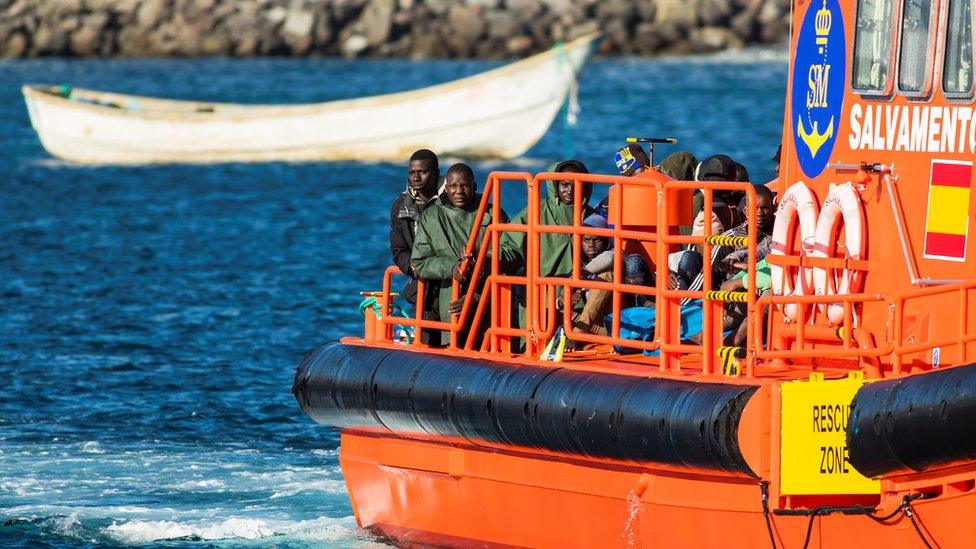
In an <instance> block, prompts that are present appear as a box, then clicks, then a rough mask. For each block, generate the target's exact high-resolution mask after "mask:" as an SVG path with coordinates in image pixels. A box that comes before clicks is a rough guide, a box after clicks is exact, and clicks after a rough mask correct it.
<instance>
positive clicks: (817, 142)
mask: <svg viewBox="0 0 976 549" xmlns="http://www.w3.org/2000/svg"><path fill="white" fill-rule="evenodd" d="M817 124H818V122H814V123H813V131H811V132H809V133H807V130H806V127H804V126H803V119H802V118H800V117H799V116H797V117H796V126H797V130H796V133H798V134H799V135H800V139H801V140H802V141H803V143H805V144H806V146H807V148H808V149H810V156H811V157H813V156H817V151H819V150H820V147H822V146H823V144H824V143H826V142H827V140H828V139H830V138H831V137H833V136H834V117H833V116H831V117H830V124H828V125H827V131H825V132H823V133H820V132H819V131H818V130H817Z"/></svg>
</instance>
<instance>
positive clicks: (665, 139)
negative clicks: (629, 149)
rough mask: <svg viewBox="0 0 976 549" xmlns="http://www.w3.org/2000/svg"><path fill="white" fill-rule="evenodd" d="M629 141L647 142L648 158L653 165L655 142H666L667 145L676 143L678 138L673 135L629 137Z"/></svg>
mask: <svg viewBox="0 0 976 549" xmlns="http://www.w3.org/2000/svg"><path fill="white" fill-rule="evenodd" d="M627 142H628V143H647V148H648V149H649V152H648V155H647V159H648V162H650V164H651V166H653V165H654V144H655V143H664V144H667V145H676V144H677V143H678V140H677V139H675V138H673V137H628V138H627Z"/></svg>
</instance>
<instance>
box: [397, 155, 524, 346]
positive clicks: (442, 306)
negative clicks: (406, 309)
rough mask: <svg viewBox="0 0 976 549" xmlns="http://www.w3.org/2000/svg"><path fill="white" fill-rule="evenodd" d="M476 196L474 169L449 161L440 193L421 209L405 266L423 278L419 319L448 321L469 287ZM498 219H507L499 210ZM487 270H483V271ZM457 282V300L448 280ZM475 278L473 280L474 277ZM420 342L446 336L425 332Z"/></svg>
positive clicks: (446, 337) (484, 222)
mask: <svg viewBox="0 0 976 549" xmlns="http://www.w3.org/2000/svg"><path fill="white" fill-rule="evenodd" d="M480 202H481V195H480V194H477V193H475V180H474V172H473V171H472V170H471V167H470V166H468V165H467V164H454V165H453V166H451V167H450V168H449V169H448V170H447V177H446V179H445V184H444V191H443V193H441V195H440V197H439V198H438V199H437V200H436V201H435V203H434V204H432V205H430V206H429V207H428V208H427V209H426V210H424V213H423V215H422V216H421V218H420V224H419V226H418V228H417V237H416V239H415V240H414V243H413V250H412V252H411V257H410V268H411V269H412V270H413V272H414V273H415V274H416V275H417V276H418V277H419V278H422V279H424V280H425V281H427V291H426V293H425V295H424V318H425V319H434V320H440V321H442V322H450V321H451V315H454V314H458V313H460V312H461V306H462V303H463V296H464V294H465V292H467V291H468V290H469V289H470V281H469V280H468V278H469V275H470V269H471V268H473V264H471V260H472V258H473V254H466V253H465V247H466V246H467V243H468V236H469V234H470V232H471V229H472V225H473V224H474V221H475V217H476V216H477V212H478V205H479V204H480ZM501 217H502V219H499V221H500V222H502V223H504V222H507V221H508V216H507V215H505V212H501ZM491 221H492V220H491V208H489V209H488V210H487V212H486V213H485V217H484V219H483V220H482V224H481V227H480V232H479V235H478V238H477V240H476V247H475V250H474V254H477V253H478V246H480V244H481V242H482V237H483V235H484V230H485V228H486V227H487V226H488V224H489V223H491ZM482 274H486V273H482ZM453 280H457V281H459V282H461V283H462V285H461V293H460V297H459V299H457V300H455V301H451V287H452V281H453ZM476 282H477V281H476ZM424 335H425V342H426V343H429V344H431V345H442V346H443V345H447V344H448V343H449V342H450V334H449V333H448V332H446V331H440V330H425V331H424Z"/></svg>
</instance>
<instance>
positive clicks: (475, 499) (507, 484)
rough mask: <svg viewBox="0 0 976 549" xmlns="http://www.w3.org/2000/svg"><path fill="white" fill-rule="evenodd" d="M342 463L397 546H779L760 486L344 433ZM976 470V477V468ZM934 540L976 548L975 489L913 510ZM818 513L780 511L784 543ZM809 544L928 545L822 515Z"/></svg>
mask: <svg viewBox="0 0 976 549" xmlns="http://www.w3.org/2000/svg"><path fill="white" fill-rule="evenodd" d="M340 463H341V465H342V470H343V474H344V476H345V479H346V485H347V487H348V491H349V496H350V500H351V501H352V504H353V509H354V512H355V514H356V520H357V522H358V524H359V525H360V526H362V527H364V528H368V529H370V530H372V531H374V532H377V533H380V534H382V535H385V536H389V537H392V538H394V539H395V540H396V541H397V543H398V544H399V545H412V544H418V545H430V544H433V545H441V546H451V547H473V546H477V547H499V546H514V547H723V548H729V547H743V548H746V547H749V548H752V547H770V546H771V542H770V537H769V536H770V534H769V529H767V526H766V520H765V515H764V513H763V505H762V493H761V490H760V486H759V484H758V483H757V482H756V481H749V480H747V479H734V478H730V477H722V476H709V475H702V474H696V473H691V472H678V471H668V470H661V469H653V468H641V467H627V466H622V465H613V464H607V463H596V462H592V461H586V460H573V459H554V458H552V457H547V456H540V455H530V454H527V453H520V452H517V451H510V450H503V449H486V448H481V447H475V446H471V445H466V444H463V443H457V442H454V443H447V442H436V441H431V440H420V439H410V438H404V437H396V436H390V435H384V434H380V433H372V432H366V431H356V430H344V431H343V433H342V440H341V446H340ZM970 474H971V473H970ZM912 509H913V512H914V514H915V517H916V518H917V520H918V521H919V523H920V524H921V526H920V527H921V528H923V531H924V532H925V533H926V536H927V538H928V539H929V540H934V541H936V542H937V543H938V544H939V546H940V547H943V548H951V547H968V546H971V545H970V544H971V540H972V539H973V535H974V534H976V526H973V524H976V523H974V519H976V492H973V491H971V490H970V491H966V492H958V493H955V494H949V493H943V494H942V495H941V496H940V497H938V498H936V499H932V500H919V501H916V502H914V503H913V504H912ZM809 524H810V517H808V516H782V515H770V525H771V529H772V532H773V536H774V538H775V540H776V546H777V547H803V546H804V539H805V537H806V533H807V528H808V526H809ZM808 546H809V547H858V548H864V547H885V546H887V547H921V546H922V543H921V541H920V539H919V536H918V534H917V533H916V531H915V529H914V527H913V526H912V524H911V522H910V521H909V520H908V519H907V518H906V517H905V515H904V514H898V515H897V516H896V517H895V518H894V519H892V520H890V521H888V522H886V523H878V522H875V521H874V520H871V519H870V518H868V517H867V516H864V515H844V514H831V515H827V516H818V517H816V518H814V520H813V527H812V528H811V530H810V541H809V545H808Z"/></svg>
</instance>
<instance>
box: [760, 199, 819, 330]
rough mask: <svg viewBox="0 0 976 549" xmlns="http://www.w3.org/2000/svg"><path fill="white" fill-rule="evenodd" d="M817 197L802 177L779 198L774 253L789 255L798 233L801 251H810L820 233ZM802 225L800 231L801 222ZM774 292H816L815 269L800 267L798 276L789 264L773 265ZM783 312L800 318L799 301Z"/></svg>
mask: <svg viewBox="0 0 976 549" xmlns="http://www.w3.org/2000/svg"><path fill="white" fill-rule="evenodd" d="M817 211H818V207H817V198H816V197H815V196H814V195H813V191H811V190H810V187H807V186H806V184H805V183H803V182H802V181H798V182H796V183H794V184H793V185H792V186H791V187H790V188H789V189H787V190H786V192H785V193H784V194H783V196H782V197H781V198H780V199H779V205H778V206H777V208H776V222H775V223H774V224H773V241H772V248H771V250H770V252H769V253H770V255H787V254H791V253H793V246H794V244H795V242H796V236H797V233H798V232H799V236H800V255H801V256H803V255H808V254H810V253H811V252H812V251H813V245H814V244H813V243H814V239H815V237H816V233H817V219H818V217H817ZM798 225H799V231H798V230H797V226H798ZM769 274H770V278H771V279H772V290H773V294H774V295H786V296H791V295H795V296H801V295H811V294H812V293H813V287H814V286H813V273H812V272H811V270H810V268H808V267H800V268H799V270H798V271H797V274H796V278H795V279H794V278H793V275H792V274H791V273H790V269H789V268H784V267H782V266H780V265H774V264H770V265H769ZM783 314H784V315H785V316H786V318H788V319H789V320H794V321H795V320H796V316H797V305H796V304H788V305H786V306H784V307H783Z"/></svg>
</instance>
